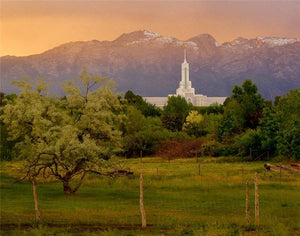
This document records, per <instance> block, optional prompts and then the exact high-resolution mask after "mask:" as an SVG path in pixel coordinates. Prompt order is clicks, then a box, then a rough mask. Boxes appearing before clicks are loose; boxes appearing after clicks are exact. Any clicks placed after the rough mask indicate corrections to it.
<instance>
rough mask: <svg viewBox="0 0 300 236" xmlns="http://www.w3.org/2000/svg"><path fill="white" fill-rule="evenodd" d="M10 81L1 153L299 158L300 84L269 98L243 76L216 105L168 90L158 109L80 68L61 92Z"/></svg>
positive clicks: (4, 104)
mask: <svg viewBox="0 0 300 236" xmlns="http://www.w3.org/2000/svg"><path fill="white" fill-rule="evenodd" d="M15 85H16V86H18V87H19V88H20V93H19V94H18V95H15V94H9V95H5V94H4V93H1V101H0V102H1V111H0V112H1V124H0V125H1V159H2V160H11V159H13V158H18V157H19V158H20V157H21V158H22V157H25V156H27V157H28V156H32V157H33V156H35V157H36V156H38V155H41V153H50V155H54V156H59V155H58V154H59V153H61V155H60V157H59V158H62V159H63V158H73V156H76V155H77V156H78V155H79V153H80V156H82V157H84V158H85V159H89V160H95V159H97V158H98V159H104V160H105V159H109V158H111V157H112V156H125V157H126V158H130V157H137V156H152V155H159V156H161V157H164V158H168V159H174V158H188V157H195V156H197V157H201V156H213V157H219V156H228V157H229V158H230V157H231V158H232V157H234V158H235V159H240V160H258V159H260V160H263V159H272V158H278V159H292V160H299V159H300V90H299V89H295V90H291V91H290V92H289V93H288V94H286V95H285V96H282V97H279V96H278V97H276V99H275V101H273V102H272V101H268V100H264V99H263V97H262V96H261V95H260V94H258V93H257V90H258V88H257V85H256V84H253V83H252V81H251V80H250V79H247V80H245V81H244V82H243V83H242V85H241V86H239V85H235V86H234V87H233V89H232V94H231V96H230V97H228V98H227V99H226V101H225V103H224V104H223V105H217V104H215V105H212V106H209V107H194V106H193V105H192V104H188V103H187V102H186V100H185V99H184V98H182V97H180V96H178V97H174V96H173V97H169V99H168V103H167V105H166V106H165V107H163V109H159V108H157V107H155V106H154V105H151V104H149V103H147V102H146V101H145V100H144V99H143V98H142V97H141V96H139V95H136V94H134V93H133V92H132V91H127V92H126V93H125V95H124V96H123V95H122V94H117V93H115V87H116V85H115V84H114V83H113V82H112V81H110V80H108V79H107V78H102V77H99V76H97V75H93V76H91V75H88V74H87V73H86V72H85V71H84V72H83V73H82V75H81V76H80V78H79V79H78V80H76V81H75V82H66V83H65V84H64V87H63V89H64V92H65V94H66V96H64V97H54V96H51V95H50V93H49V92H48V90H47V85H46V84H45V83H44V82H43V81H38V82H37V83H36V84H35V85H31V84H30V83H29V82H28V80H26V79H24V80H23V81H22V82H16V83H15ZM74 150H75V151H74ZM66 153H68V154H66ZM99 157H100V158H99ZM57 158H58V157H57Z"/></svg>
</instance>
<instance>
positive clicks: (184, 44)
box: [183, 43, 186, 62]
mask: <svg viewBox="0 0 300 236" xmlns="http://www.w3.org/2000/svg"><path fill="white" fill-rule="evenodd" d="M183 47H184V62H186V43H183Z"/></svg>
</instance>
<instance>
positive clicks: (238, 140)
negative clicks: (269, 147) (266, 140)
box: [235, 129, 261, 156]
mask: <svg viewBox="0 0 300 236" xmlns="http://www.w3.org/2000/svg"><path fill="white" fill-rule="evenodd" d="M235 145H237V146H238V147H239V153H240V155H242V156H246V155H249V154H250V148H251V149H252V150H256V151H260V152H261V135H260V132H259V131H257V130H253V129H248V130H247V131H246V132H244V133H242V134H240V135H238V136H236V137H235Z"/></svg>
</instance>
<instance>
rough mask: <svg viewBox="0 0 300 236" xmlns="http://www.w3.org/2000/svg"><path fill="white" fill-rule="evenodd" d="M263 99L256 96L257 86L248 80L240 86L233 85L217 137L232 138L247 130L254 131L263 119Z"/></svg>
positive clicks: (225, 104) (225, 103)
mask: <svg viewBox="0 0 300 236" xmlns="http://www.w3.org/2000/svg"><path fill="white" fill-rule="evenodd" d="M264 107H265V102H264V99H263V98H262V97H261V95H260V94H257V86H256V84H253V83H252V81H251V80H250V79H247V80H245V81H244V82H243V84H242V86H241V87H239V86H237V85H235V86H234V87H233V89H232V95H231V97H230V98H228V99H226V101H225V102H224V118H223V120H222V122H221V124H220V128H219V130H218V134H219V137H220V138H221V139H223V138H224V137H227V138H228V137H233V136H234V135H235V134H239V133H240V132H242V131H246V130H247V129H249V128H250V129H256V128H257V127H258V125H259V121H260V119H261V118H262V117H263V108H264Z"/></svg>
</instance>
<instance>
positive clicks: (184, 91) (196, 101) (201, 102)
mask: <svg viewBox="0 0 300 236" xmlns="http://www.w3.org/2000/svg"><path fill="white" fill-rule="evenodd" d="M170 96H181V97H184V98H185V99H186V101H187V102H190V103H192V104H193V105H194V106H210V105H211V104H214V103H217V104H223V103H224V101H225V99H226V97H207V96H206V95H203V94H195V89H194V88H192V82H191V81H190V73H189V63H188V62H187V60H186V44H184V60H183V63H182V64H181V81H180V82H179V88H178V89H176V94H169V97H170ZM144 99H145V100H146V101H147V102H149V103H151V104H154V105H156V106H157V107H160V108H162V107H163V106H165V105H166V104H167V102H168V97H144Z"/></svg>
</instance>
